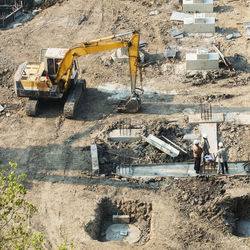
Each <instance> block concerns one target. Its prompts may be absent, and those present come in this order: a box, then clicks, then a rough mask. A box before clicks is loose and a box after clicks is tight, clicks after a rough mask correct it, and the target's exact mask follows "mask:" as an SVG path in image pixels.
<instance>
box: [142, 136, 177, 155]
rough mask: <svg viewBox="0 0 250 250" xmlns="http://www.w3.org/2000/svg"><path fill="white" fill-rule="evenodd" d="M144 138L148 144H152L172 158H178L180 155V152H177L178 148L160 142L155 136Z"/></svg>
mask: <svg viewBox="0 0 250 250" xmlns="http://www.w3.org/2000/svg"><path fill="white" fill-rule="evenodd" d="M142 138H143V139H144V140H145V141H146V142H148V143H149V144H151V145H152V146H154V147H156V148H158V149H159V150H161V151H162V152H164V153H166V154H168V155H170V156H172V157H176V156H178V155H179V153H180V151H179V150H177V149H176V148H174V147H172V146H171V145H170V144H168V143H166V142H164V141H162V140H160V139H159V138H157V137H156V136H154V135H148V136H147V137H145V136H142Z"/></svg>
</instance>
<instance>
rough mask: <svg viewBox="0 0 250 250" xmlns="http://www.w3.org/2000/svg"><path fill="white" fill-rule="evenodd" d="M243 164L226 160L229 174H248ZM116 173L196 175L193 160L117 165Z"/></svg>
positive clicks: (158, 175)
mask: <svg viewBox="0 0 250 250" xmlns="http://www.w3.org/2000/svg"><path fill="white" fill-rule="evenodd" d="M244 164H246V162H237V163H235V162H228V168H229V174H233V175H250V174H249V173H248V172H247V171H246V169H245V167H244ZM216 170H217V169H216V168H215V169H214V170H213V171H211V173H210V174H211V175H213V174H216V173H217V171H216ZM116 174H119V175H122V176H130V177H134V178H138V177H142V178H149V177H150V178H152V177H160V176H173V177H187V176H196V175H197V174H196V173H195V170H194V163H193V162H175V163H166V164H148V165H130V166H117V168H116Z"/></svg>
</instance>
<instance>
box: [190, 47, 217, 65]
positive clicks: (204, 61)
mask: <svg viewBox="0 0 250 250" xmlns="http://www.w3.org/2000/svg"><path fill="white" fill-rule="evenodd" d="M217 69H219V54H218V53H208V51H207V50H197V52H196V53H188V54H186V70H217Z"/></svg>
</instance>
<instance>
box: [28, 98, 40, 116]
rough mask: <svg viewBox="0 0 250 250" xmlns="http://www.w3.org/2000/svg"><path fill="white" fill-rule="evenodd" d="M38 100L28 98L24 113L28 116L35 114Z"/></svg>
mask: <svg viewBox="0 0 250 250" xmlns="http://www.w3.org/2000/svg"><path fill="white" fill-rule="evenodd" d="M38 103H39V100H32V99H29V100H28V102H27V103H26V114H27V115H28V116H37V113H38Z"/></svg>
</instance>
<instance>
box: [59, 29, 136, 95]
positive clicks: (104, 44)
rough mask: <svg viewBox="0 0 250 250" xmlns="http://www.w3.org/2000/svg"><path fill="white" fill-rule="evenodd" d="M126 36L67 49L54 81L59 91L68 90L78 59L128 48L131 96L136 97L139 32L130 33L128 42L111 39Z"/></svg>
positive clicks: (90, 42) (106, 38)
mask: <svg viewBox="0 0 250 250" xmlns="http://www.w3.org/2000/svg"><path fill="white" fill-rule="evenodd" d="M128 34H131V32H129V33H125V34H119V35H113V36H109V37H105V38H101V39H98V40H93V41H89V42H84V43H81V44H79V45H78V46H75V47H72V48H71V49H69V50H68V51H67V52H66V54H65V56H64V58H63V59H62V61H61V62H60V64H59V67H58V72H57V76H56V79H55V82H56V84H58V85H59V86H60V88H61V91H62V92H65V91H66V90H67V89H68V87H69V79H70V76H71V74H72V70H73V66H74V62H75V61H76V59H77V58H78V57H80V56H83V55H87V54H93V53H98V52H102V51H107V50H113V49H118V48H122V47H128V53H129V69H130V80H131V96H134V95H136V75H137V68H138V67H139V70H140V76H141V60H140V55H139V41H140V34H139V32H137V31H134V32H133V33H132V37H131V39H130V40H126V39H121V40H118V41H112V40H113V39H116V38H118V37H122V36H125V35H128ZM64 75H66V77H65V80H62V78H63V76H64Z"/></svg>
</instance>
